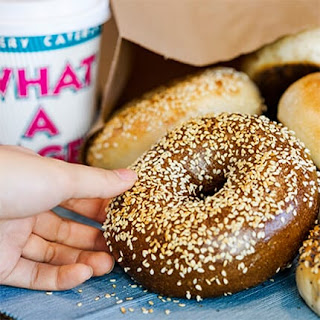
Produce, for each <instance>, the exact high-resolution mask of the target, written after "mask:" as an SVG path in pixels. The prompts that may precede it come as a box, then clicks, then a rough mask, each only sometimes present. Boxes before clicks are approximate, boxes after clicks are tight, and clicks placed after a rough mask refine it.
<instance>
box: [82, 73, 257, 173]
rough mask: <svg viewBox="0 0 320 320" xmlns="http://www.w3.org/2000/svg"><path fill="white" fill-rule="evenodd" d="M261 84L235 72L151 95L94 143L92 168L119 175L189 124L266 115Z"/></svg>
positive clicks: (191, 79) (123, 112) (202, 76)
mask: <svg viewBox="0 0 320 320" xmlns="http://www.w3.org/2000/svg"><path fill="white" fill-rule="evenodd" d="M262 106H263V104H262V99H261V97H260V94H259V92H258V90H257V88H256V86H255V84H254V83H253V82H252V81H251V80H250V79H249V78H248V76H246V75H245V74H243V73H241V72H237V71H235V70H234V69H231V68H213V69H206V70H204V71H201V72H199V73H197V74H195V75H191V76H188V77H187V78H184V79H182V80H177V81H175V82H174V83H171V84H169V85H168V86H163V87H160V88H157V89H155V90H154V91H152V92H148V93H146V94H145V95H144V96H143V97H142V98H141V99H138V100H135V101H132V102H130V103H128V104H127V105H125V106H124V107H123V108H121V109H120V110H119V112H117V113H116V114H115V115H114V116H113V117H112V118H111V119H110V120H109V121H108V122H107V123H106V124H105V126H104V128H103V129H102V131H101V132H100V133H98V134H97V135H96V137H94V138H93V140H92V142H91V145H90V146H89V148H88V152H87V157H86V162H87V164H89V165H91V166H95V167H102V168H106V169H115V168H119V167H127V166H128V165H130V164H132V163H133V162H134V161H135V160H136V159H137V158H138V157H139V156H140V155H141V154H142V153H143V152H144V151H146V150H148V149H149V148H150V147H151V145H152V144H154V143H155V142H156V141H157V140H158V139H160V138H161V137H162V136H164V135H165V134H166V132H167V131H168V130H171V129H173V128H174V127H176V126H178V125H179V124H181V123H183V122H184V121H186V120H188V119H191V118H192V117H195V116H201V115H205V114H208V113H217V112H223V111H228V112H241V113H249V114H261V112H262Z"/></svg>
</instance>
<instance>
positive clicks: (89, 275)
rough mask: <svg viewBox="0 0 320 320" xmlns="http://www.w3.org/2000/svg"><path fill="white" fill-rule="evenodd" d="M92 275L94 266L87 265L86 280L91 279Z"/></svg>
mask: <svg viewBox="0 0 320 320" xmlns="http://www.w3.org/2000/svg"><path fill="white" fill-rule="evenodd" d="M92 275H93V269H92V267H90V266H87V270H86V272H85V275H84V276H85V280H88V279H90V278H91V277H92Z"/></svg>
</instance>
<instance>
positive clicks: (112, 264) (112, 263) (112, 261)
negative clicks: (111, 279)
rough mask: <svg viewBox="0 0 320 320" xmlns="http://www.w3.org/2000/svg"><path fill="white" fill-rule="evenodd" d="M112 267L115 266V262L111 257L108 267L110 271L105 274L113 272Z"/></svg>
mask: <svg viewBox="0 0 320 320" xmlns="http://www.w3.org/2000/svg"><path fill="white" fill-rule="evenodd" d="M114 265H115V260H114V258H113V257H112V256H111V265H110V269H109V270H108V271H107V272H106V274H109V273H110V272H111V271H112V270H113V268H114Z"/></svg>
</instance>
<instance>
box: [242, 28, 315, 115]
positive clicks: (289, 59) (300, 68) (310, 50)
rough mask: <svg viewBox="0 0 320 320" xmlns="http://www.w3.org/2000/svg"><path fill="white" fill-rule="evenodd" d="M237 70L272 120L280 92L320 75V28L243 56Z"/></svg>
mask: <svg viewBox="0 0 320 320" xmlns="http://www.w3.org/2000/svg"><path fill="white" fill-rule="evenodd" d="M240 69H241V70H242V71H244V72H245V73H247V74H248V75H249V77H250V78H251V79H252V80H253V81H254V82H255V83H256V84H257V85H258V87H259V89H260V92H261V94H262V96H263V97H264V99H265V103H266V105H267V107H268V112H267V116H268V117H270V118H271V119H273V120H275V119H276V115H277V106H278V102H279V99H280V97H281V95H282V94H283V92H284V91H285V90H286V89H287V88H288V87H289V86H290V84H292V83H293V82H295V81H296V80H298V79H299V78H301V77H303V76H305V75H307V74H309V73H313V72H316V71H320V28H316V29H311V30H306V31H303V32H300V33H298V34H295V35H290V36H285V37H283V38H281V39H279V40H277V41H276V42H274V43H272V44H269V45H266V46H264V47H262V48H261V49H259V50H258V51H256V52H254V53H252V54H249V55H247V56H245V57H244V58H243V60H242V63H241V67H240Z"/></svg>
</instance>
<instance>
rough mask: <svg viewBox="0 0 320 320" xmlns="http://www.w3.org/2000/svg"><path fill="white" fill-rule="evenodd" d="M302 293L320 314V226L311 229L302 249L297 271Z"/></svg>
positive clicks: (310, 305)
mask: <svg viewBox="0 0 320 320" xmlns="http://www.w3.org/2000/svg"><path fill="white" fill-rule="evenodd" d="M296 281H297V286H298V289H299V292H300V295H301V296H302V298H303V299H304V300H305V302H306V303H307V304H308V305H309V307H310V308H311V309H312V310H313V311H314V312H316V313H317V314H318V315H319V316H320V226H319V225H316V226H315V228H314V229H313V230H311V231H310V234H309V237H308V239H307V240H305V241H304V242H303V246H302V247H301V249H300V258H299V264H298V267H297V272H296Z"/></svg>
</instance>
